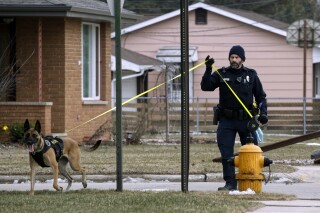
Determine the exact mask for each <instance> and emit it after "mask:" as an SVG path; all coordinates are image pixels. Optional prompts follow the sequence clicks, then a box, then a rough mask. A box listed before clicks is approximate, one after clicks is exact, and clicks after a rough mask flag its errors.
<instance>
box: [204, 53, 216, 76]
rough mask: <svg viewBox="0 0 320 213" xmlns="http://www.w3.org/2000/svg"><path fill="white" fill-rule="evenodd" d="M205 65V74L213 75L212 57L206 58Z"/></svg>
mask: <svg viewBox="0 0 320 213" xmlns="http://www.w3.org/2000/svg"><path fill="white" fill-rule="evenodd" d="M205 64H206V72H205V74H209V75H211V71H212V64H214V59H213V58H210V55H208V56H207V57H206V60H205Z"/></svg>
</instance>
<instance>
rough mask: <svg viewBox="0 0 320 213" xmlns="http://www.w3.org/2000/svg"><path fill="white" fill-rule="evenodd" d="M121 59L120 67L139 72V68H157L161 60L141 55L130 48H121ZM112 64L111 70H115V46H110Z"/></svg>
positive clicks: (161, 63)
mask: <svg viewBox="0 0 320 213" xmlns="http://www.w3.org/2000/svg"><path fill="white" fill-rule="evenodd" d="M121 59H122V66H123V67H122V68H123V69H129V70H132V71H135V72H140V71H141V70H148V69H152V70H154V69H159V68H160V67H161V66H162V65H163V62H162V61H159V60H157V59H154V58H151V57H148V56H145V55H142V54H140V53H137V52H133V51H131V50H128V49H125V48H121ZM111 60H112V66H111V70H112V71H115V62H114V60H115V47H114V45H113V47H112V57H111Z"/></svg>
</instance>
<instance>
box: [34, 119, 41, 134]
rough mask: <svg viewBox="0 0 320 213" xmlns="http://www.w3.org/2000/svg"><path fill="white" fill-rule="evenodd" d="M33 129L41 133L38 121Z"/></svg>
mask: <svg viewBox="0 0 320 213" xmlns="http://www.w3.org/2000/svg"><path fill="white" fill-rule="evenodd" d="M34 129H35V130H37V132H38V133H40V132H41V125H40V121H39V120H37V122H36V125H35V126H34Z"/></svg>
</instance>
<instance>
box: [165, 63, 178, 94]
mask: <svg viewBox="0 0 320 213" xmlns="http://www.w3.org/2000/svg"><path fill="white" fill-rule="evenodd" d="M168 71H169V73H168V75H167V76H168V78H169V79H167V81H168V80H170V79H172V78H174V77H176V76H178V75H180V74H181V71H180V63H179V64H174V65H171V66H170V68H169V69H168ZM168 94H169V96H170V98H171V99H180V98H181V77H179V78H174V79H173V80H171V81H170V82H169V83H168Z"/></svg>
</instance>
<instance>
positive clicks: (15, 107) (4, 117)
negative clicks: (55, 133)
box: [0, 102, 52, 141]
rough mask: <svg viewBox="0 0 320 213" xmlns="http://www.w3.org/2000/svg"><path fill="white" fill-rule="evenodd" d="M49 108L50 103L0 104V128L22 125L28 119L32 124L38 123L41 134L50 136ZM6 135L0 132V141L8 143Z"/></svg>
mask: <svg viewBox="0 0 320 213" xmlns="http://www.w3.org/2000/svg"><path fill="white" fill-rule="evenodd" d="M51 107H52V103H51V102H40V103H37V102H0V112H1V118H0V119H1V121H0V127H1V128H2V126H3V125H8V126H9V127H10V126H12V124H16V123H19V124H22V123H24V122H25V120H26V118H28V120H29V121H30V123H32V124H34V123H35V122H36V120H39V121H40V123H41V129H42V134H44V135H48V134H51ZM8 133H9V132H7V133H4V132H3V131H1V130H0V141H8V138H7V136H8Z"/></svg>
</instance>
